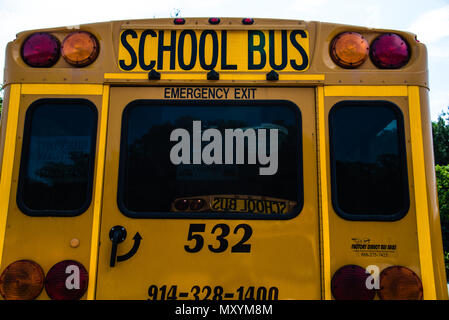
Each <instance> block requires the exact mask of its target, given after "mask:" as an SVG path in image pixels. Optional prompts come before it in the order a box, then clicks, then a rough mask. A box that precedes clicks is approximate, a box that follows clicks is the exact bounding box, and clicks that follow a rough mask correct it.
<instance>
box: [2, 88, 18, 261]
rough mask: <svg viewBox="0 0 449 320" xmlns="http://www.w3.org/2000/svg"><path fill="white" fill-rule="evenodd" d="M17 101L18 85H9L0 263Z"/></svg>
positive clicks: (9, 186)
mask: <svg viewBox="0 0 449 320" xmlns="http://www.w3.org/2000/svg"><path fill="white" fill-rule="evenodd" d="M19 101H20V84H13V85H11V91H10V94H9V105H8V121H7V124H6V138H5V150H4V152H3V163H2V174H1V180H0V263H1V261H2V256H3V245H4V236H5V230H6V218H7V216H8V208H9V199H10V193H11V180H12V168H13V166H14V150H16V139H17V137H16V133H17V121H18V117H19Z"/></svg>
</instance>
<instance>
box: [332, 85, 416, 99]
mask: <svg viewBox="0 0 449 320" xmlns="http://www.w3.org/2000/svg"><path fill="white" fill-rule="evenodd" d="M324 95H325V96H326V97H406V96H407V95H408V92H407V86H326V87H324Z"/></svg>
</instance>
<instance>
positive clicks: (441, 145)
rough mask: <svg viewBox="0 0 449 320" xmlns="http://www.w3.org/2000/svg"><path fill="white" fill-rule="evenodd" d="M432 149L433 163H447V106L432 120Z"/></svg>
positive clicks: (448, 158)
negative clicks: (436, 118) (445, 110)
mask: <svg viewBox="0 0 449 320" xmlns="http://www.w3.org/2000/svg"><path fill="white" fill-rule="evenodd" d="M432 133H433V149H434V154H435V164H438V165H442V166H444V165H447V164H449V108H448V112H443V113H441V114H440V115H439V116H438V120H437V121H436V122H432Z"/></svg>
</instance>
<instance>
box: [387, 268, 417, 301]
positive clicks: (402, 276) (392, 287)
mask: <svg viewBox="0 0 449 320" xmlns="http://www.w3.org/2000/svg"><path fill="white" fill-rule="evenodd" d="M379 277H380V289H379V298H380V299H382V300H421V299H422V298H423V287H422V283H421V280H420V279H419V277H418V276H417V275H416V273H414V272H413V271H412V270H410V269H408V268H406V267H401V266H392V267H388V268H386V269H384V270H382V272H381V273H380V276H379Z"/></svg>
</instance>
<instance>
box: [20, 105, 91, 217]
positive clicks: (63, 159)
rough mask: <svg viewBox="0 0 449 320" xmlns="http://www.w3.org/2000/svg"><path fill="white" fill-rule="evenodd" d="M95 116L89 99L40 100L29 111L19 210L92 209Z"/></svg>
mask: <svg viewBox="0 0 449 320" xmlns="http://www.w3.org/2000/svg"><path fill="white" fill-rule="evenodd" d="M96 128H97V111H96V109H95V107H94V106H93V105H92V104H91V103H90V102H88V101H87V100H61V99H58V100H40V101H38V102H36V103H34V104H33V105H31V106H30V108H29V109H28V111H27V114H26V119H25V134H24V143H23V151H22V161H21V168H20V178H19V191H18V197H17V199H18V205H19V207H20V208H21V209H22V211H24V212H25V213H27V214H30V215H76V214H80V213H82V212H83V211H84V210H86V209H87V207H88V206H89V204H90V200H91V192H92V173H93V172H92V171H93V165H94V152H95V138H96V130H97V129H96Z"/></svg>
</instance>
